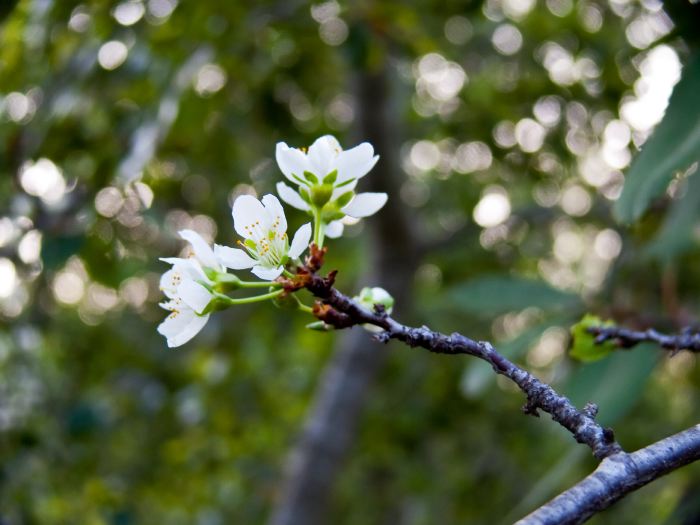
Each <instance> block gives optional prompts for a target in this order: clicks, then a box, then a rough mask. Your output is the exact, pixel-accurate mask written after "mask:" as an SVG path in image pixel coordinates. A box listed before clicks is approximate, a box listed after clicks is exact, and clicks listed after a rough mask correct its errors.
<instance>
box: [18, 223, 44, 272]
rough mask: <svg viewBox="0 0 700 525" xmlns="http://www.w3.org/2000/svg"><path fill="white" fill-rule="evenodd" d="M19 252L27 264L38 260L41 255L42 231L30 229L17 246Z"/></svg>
mask: <svg viewBox="0 0 700 525" xmlns="http://www.w3.org/2000/svg"><path fill="white" fill-rule="evenodd" d="M17 254H18V255H19V258H20V259H21V260H22V262H23V263H25V264H32V263H35V262H37V261H38V260H39V256H40V255H41V232H40V231H38V230H29V231H28V232H27V233H26V234H25V235H24V237H22V240H21V241H20V242H19V245H18V246H17Z"/></svg>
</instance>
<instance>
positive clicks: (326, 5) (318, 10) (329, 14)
mask: <svg viewBox="0 0 700 525" xmlns="http://www.w3.org/2000/svg"><path fill="white" fill-rule="evenodd" d="M339 14H340V5H338V2H336V1H335V0H330V1H329V2H323V3H322V4H316V5H312V6H311V18H313V19H314V20H316V22H318V23H319V24H322V23H323V22H325V21H326V20H330V19H331V18H336V17H337V16H338V15H339Z"/></svg>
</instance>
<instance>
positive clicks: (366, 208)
mask: <svg viewBox="0 0 700 525" xmlns="http://www.w3.org/2000/svg"><path fill="white" fill-rule="evenodd" d="M386 201H387V194H386V193H358V194H357V195H355V196H354V197H353V199H352V200H351V201H350V204H348V205H347V206H345V207H344V208H341V210H340V211H342V212H343V213H346V214H347V215H350V217H355V218H356V219H359V218H361V217H369V216H370V215H374V214H375V213H377V212H378V211H379V210H380V209H381V208H382V206H384V205H385V204H386Z"/></svg>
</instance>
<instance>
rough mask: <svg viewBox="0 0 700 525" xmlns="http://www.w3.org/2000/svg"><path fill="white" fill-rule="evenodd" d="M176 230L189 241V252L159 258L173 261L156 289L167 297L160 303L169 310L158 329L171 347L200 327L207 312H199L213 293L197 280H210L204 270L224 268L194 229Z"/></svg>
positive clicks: (205, 318)
mask: <svg viewBox="0 0 700 525" xmlns="http://www.w3.org/2000/svg"><path fill="white" fill-rule="evenodd" d="M179 234H180V237H182V238H183V239H185V240H187V241H189V243H190V244H191V247H192V252H193V253H192V256H191V257H189V258H187V259H183V258H179V257H169V258H163V259H161V260H162V261H165V262H167V263H169V264H172V265H173V266H172V268H171V269H170V270H168V271H167V272H165V273H164V274H163V276H162V277H161V279H160V289H161V290H162V291H163V293H164V294H165V296H166V297H167V298H168V301H166V302H163V303H161V304H160V306H161V307H163V308H165V309H166V310H169V311H170V315H169V316H168V317H166V318H165V321H163V322H162V323H161V324H160V325H159V326H158V332H159V333H161V334H162V335H164V336H165V337H166V338H167V340H168V346H169V347H171V348H172V347H175V346H180V345H183V344H185V343H186V342H187V341H189V340H190V339H192V338H193V337H194V336H195V335H197V333H199V331H200V330H201V329H202V328H204V325H205V324H206V323H207V321H208V320H209V314H204V315H202V312H203V311H204V310H205V309H206V308H207V306H208V305H209V303H210V302H211V300H212V298H213V297H212V293H211V292H210V291H209V289H207V288H206V287H205V286H204V285H203V284H201V283H207V284H211V283H212V281H211V279H210V278H209V276H207V274H206V270H212V271H216V272H221V271H224V267H223V265H222V264H221V263H220V262H219V260H218V259H217V257H216V256H215V254H214V251H213V250H212V248H211V247H210V246H209V245H208V244H207V243H206V241H205V240H204V239H202V237H201V236H200V235H199V234H198V233H197V232H195V231H192V230H182V231H180V232H179Z"/></svg>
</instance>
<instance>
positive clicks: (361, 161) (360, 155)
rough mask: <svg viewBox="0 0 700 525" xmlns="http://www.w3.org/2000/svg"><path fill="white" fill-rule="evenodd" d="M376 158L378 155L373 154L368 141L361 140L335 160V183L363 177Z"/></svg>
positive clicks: (375, 161) (377, 158)
mask: <svg viewBox="0 0 700 525" xmlns="http://www.w3.org/2000/svg"><path fill="white" fill-rule="evenodd" d="M377 160H379V155H375V154H374V148H373V147H372V145H371V144H370V143H369V142H363V143H362V144H360V145H359V146H355V147H354V148H352V149H349V150H347V151H343V152H342V153H341V154H340V155H339V156H338V160H337V161H336V167H337V168H338V179H337V182H336V184H340V183H341V182H345V181H346V180H350V179H359V178H360V177H364V176H365V175H367V173H368V172H369V170H371V169H372V168H373V167H374V165H375V164H376V163H377Z"/></svg>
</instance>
